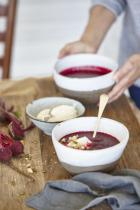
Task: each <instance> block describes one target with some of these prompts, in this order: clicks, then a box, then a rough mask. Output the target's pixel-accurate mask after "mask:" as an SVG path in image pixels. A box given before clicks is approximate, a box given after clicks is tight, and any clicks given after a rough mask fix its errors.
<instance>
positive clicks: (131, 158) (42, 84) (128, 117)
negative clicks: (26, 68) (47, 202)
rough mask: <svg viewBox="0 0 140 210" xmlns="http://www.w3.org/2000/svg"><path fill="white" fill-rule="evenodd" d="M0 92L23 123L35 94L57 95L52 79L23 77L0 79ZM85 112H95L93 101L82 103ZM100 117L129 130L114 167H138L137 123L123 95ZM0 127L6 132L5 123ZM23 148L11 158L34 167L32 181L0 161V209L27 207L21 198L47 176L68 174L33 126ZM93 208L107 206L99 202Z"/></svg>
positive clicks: (22, 165) (139, 132) (35, 189)
mask: <svg viewBox="0 0 140 210" xmlns="http://www.w3.org/2000/svg"><path fill="white" fill-rule="evenodd" d="M0 95H1V96H2V97H3V98H4V99H5V100H6V101H7V102H9V103H10V104H13V105H15V107H16V109H17V110H18V111H19V112H20V113H21V118H22V120H23V121H24V123H25V125H27V124H28V123H29V120H28V119H27V117H26V115H25V106H26V104H27V103H29V102H30V101H32V100H33V99H35V98H38V97H43V96H61V93H60V92H59V91H58V90H57V88H56V87H55V85H54V82H53V81H52V79H50V78H49V79H33V78H31V79H26V80H23V81H17V82H15V81H2V82H0ZM85 115H86V116H95V115H97V107H96V106H95V105H87V106H86V114H85ZM104 117H110V118H112V119H115V120H118V121H120V122H122V123H124V124H125V125H126V126H127V127H128V129H129V131H130V140H129V143H128V146H127V148H126V150H125V152H124V154H123V156H122V157H121V159H120V161H119V164H118V165H117V167H116V170H117V169H122V168H132V169H140V125H139V124H138V121H137V120H136V118H135V116H134V114H133V112H132V110H131V108H130V106H129V103H128V101H127V99H126V97H124V96H123V97H121V98H120V99H119V100H118V101H116V102H115V103H112V104H111V105H108V106H107V108H106V110H105V113H104ZM0 129H1V130H4V131H5V132H6V128H5V126H3V125H2V124H0ZM24 147H25V149H24V151H25V154H29V157H30V158H27V156H28V155H26V158H25V157H22V158H20V159H15V160H14V164H15V165H16V166H17V167H19V168H20V169H22V170H23V171H25V172H27V165H28V164H29V163H30V164H31V167H32V168H33V169H34V173H33V176H34V178H35V180H36V181H35V183H32V182H30V181H29V180H28V179H27V178H25V177H24V176H22V175H19V174H18V173H17V172H15V171H14V170H12V169H11V168H9V167H8V166H6V165H4V164H0V210H28V209H30V208H28V207H27V206H25V199H26V198H28V197H29V196H30V195H33V194H35V193H36V192H38V191H40V190H41V189H42V188H43V187H44V185H45V183H46V182H47V181H48V180H56V179H65V178H70V177H71V175H70V174H69V173H68V172H67V171H66V170H65V169H64V168H63V167H62V166H61V165H60V164H59V162H58V160H57V157H56V154H55V151H54V148H53V145H52V142H51V138H50V137H48V136H46V135H44V134H43V133H42V132H40V131H39V130H38V129H37V128H34V129H33V130H32V131H31V132H30V133H29V134H28V135H27V136H26V138H25V140H24ZM93 209H96V210H107V209H110V208H109V207H108V206H107V205H106V204H102V205H100V206H98V207H96V208H93Z"/></svg>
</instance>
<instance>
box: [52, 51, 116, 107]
mask: <svg viewBox="0 0 140 210" xmlns="http://www.w3.org/2000/svg"><path fill="white" fill-rule="evenodd" d="M80 66H99V67H104V68H108V69H110V70H111V72H110V73H107V74H105V75H102V76H97V77H92V78H70V77H67V76H63V75H61V74H60V72H62V71H63V70H65V69H68V68H71V67H80ZM117 69H118V64H117V63H116V62H115V61H114V60H112V59H111V58H108V57H105V56H101V55H97V54H75V55H69V56H66V57H64V58H62V59H59V60H58V61H57V62H56V65H55V70H54V74H53V77H54V81H55V83H56V85H57V86H58V88H59V90H60V91H61V92H62V93H63V94H65V95H67V96H70V97H72V98H76V99H79V100H82V101H84V102H89V103H96V102H97V101H98V100H99V96H100V95H101V94H102V93H107V92H109V91H110V90H111V88H112V87H113V85H114V83H115V81H114V80H113V74H114V72H115V71H116V70H117Z"/></svg>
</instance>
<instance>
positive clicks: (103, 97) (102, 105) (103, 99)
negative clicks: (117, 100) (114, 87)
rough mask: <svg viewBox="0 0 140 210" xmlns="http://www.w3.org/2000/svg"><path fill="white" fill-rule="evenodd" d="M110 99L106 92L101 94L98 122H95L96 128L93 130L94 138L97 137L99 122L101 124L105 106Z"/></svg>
mask: <svg viewBox="0 0 140 210" xmlns="http://www.w3.org/2000/svg"><path fill="white" fill-rule="evenodd" d="M108 99H109V97H108V95H106V94H102V95H101V96H100V102H99V110H98V117H97V121H96V124H95V129H94V132H93V138H95V137H96V134H97V130H98V128H99V124H100V119H101V117H102V114H103V111H104V109H105V107H106V105H107V102H108Z"/></svg>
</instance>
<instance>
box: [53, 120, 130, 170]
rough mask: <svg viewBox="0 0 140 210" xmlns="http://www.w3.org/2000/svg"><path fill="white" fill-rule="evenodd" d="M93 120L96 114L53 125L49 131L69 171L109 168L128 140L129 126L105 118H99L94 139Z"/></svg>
mask: <svg viewBox="0 0 140 210" xmlns="http://www.w3.org/2000/svg"><path fill="white" fill-rule="evenodd" d="M96 120H97V118H96V117H80V118H76V119H72V120H68V121H65V122H62V123H60V124H58V125H56V126H55V127H54V129H53V131H52V141H53V145H54V148H55V151H56V154H57V156H58V159H59V161H60V163H61V164H62V166H63V167H64V168H65V169H66V170H67V171H69V172H70V173H72V174H78V173H83V172H88V171H109V170H112V169H113V168H114V167H115V166H116V164H117V162H118V160H119V159H120V157H121V155H122V153H123V151H124V149H125V147H126V145H127V143H128V139H129V131H128V129H127V128H126V127H125V126H124V125H123V124H122V123H120V122H118V121H115V120H112V119H108V118H102V119H101V123H100V127H99V130H98V133H97V135H96V137H95V138H94V139H93V129H94V126H95V123H96ZM77 142H78V143H77Z"/></svg>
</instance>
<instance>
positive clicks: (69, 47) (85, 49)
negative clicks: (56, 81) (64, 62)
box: [58, 40, 96, 58]
mask: <svg viewBox="0 0 140 210" xmlns="http://www.w3.org/2000/svg"><path fill="white" fill-rule="evenodd" d="M76 53H96V50H95V49H94V47H92V44H90V43H88V42H85V41H82V40H79V41H76V42H72V43H69V44H66V45H65V46H64V47H63V48H62V49H61V50H60V52H59V55H58V57H59V58H62V57H65V56H66V55H71V54H76Z"/></svg>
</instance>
